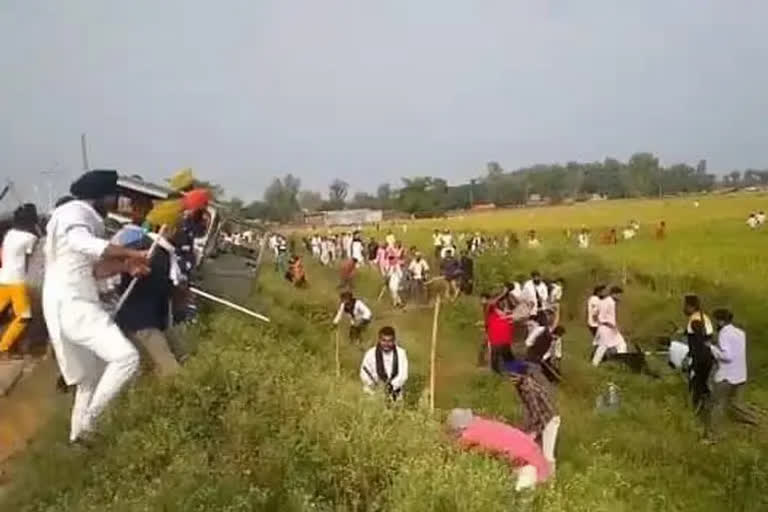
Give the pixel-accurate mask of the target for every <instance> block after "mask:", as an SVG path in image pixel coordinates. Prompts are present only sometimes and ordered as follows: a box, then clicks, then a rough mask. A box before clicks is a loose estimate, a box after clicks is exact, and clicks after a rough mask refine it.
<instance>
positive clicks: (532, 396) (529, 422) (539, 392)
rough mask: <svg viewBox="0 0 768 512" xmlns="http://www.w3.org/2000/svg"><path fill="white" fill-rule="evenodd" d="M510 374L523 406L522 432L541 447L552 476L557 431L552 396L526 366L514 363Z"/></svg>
mask: <svg viewBox="0 0 768 512" xmlns="http://www.w3.org/2000/svg"><path fill="white" fill-rule="evenodd" d="M510 366H514V370H513V371H512V372H510V373H509V376H510V379H511V380H512V382H514V383H515V389H516V390H517V393H518V396H519V397H520V403H521V404H522V407H523V426H522V430H523V431H524V432H526V433H527V434H528V435H530V436H531V437H533V438H534V439H535V440H536V442H537V443H538V444H539V446H541V450H542V453H543V454H544V458H545V459H546V460H547V462H548V463H549V468H550V471H551V472H552V473H554V471H555V446H556V444H557V434H558V430H559V429H560V414H559V413H558V411H557V404H556V402H555V400H554V397H553V395H552V393H550V391H549V390H548V386H547V385H546V384H543V383H540V382H539V381H538V380H537V379H536V377H535V375H533V374H532V373H531V372H530V369H531V368H532V367H531V365H529V364H525V363H522V364H515V365H510Z"/></svg>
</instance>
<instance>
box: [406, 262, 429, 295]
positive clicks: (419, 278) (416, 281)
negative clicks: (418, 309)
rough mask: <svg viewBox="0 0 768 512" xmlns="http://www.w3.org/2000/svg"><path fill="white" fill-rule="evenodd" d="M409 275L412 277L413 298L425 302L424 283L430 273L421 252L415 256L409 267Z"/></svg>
mask: <svg viewBox="0 0 768 512" xmlns="http://www.w3.org/2000/svg"><path fill="white" fill-rule="evenodd" d="M408 273H409V274H410V277H411V292H410V293H411V297H416V298H418V300H419V301H421V302H424V300H425V299H426V289H425V287H424V283H425V281H426V280H427V274H428V273H429V265H428V264H427V260H425V259H424V258H423V257H422V256H421V253H420V252H416V253H415V254H414V256H413V259H412V260H411V263H410V264H409V265H408Z"/></svg>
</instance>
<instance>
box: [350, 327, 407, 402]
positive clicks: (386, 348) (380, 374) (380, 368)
mask: <svg viewBox="0 0 768 512" xmlns="http://www.w3.org/2000/svg"><path fill="white" fill-rule="evenodd" d="M360 380H361V381H362V383H363V390H364V391H365V392H366V393H369V394H373V393H374V392H375V390H376V387H377V386H379V385H382V386H383V387H384V390H385V392H386V394H387V396H388V397H389V398H391V399H392V400H400V399H401V398H402V391H403V386H405V382H406V381H407V380H408V355H407V354H406V352H405V349H404V348H402V347H400V346H398V345H397V344H396V342H395V330H394V329H393V328H392V327H388V326H387V327H382V328H381V330H379V340H378V343H377V344H376V346H375V347H373V348H371V349H369V350H368V351H367V352H366V353H365V356H364V357H363V362H362V364H361V365H360Z"/></svg>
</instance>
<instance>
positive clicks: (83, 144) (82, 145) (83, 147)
mask: <svg viewBox="0 0 768 512" xmlns="http://www.w3.org/2000/svg"><path fill="white" fill-rule="evenodd" d="M80 151H81V152H82V155H83V170H84V171H88V170H89V169H90V168H91V166H90V165H88V145H87V143H86V141H85V134H84V133H81V134H80Z"/></svg>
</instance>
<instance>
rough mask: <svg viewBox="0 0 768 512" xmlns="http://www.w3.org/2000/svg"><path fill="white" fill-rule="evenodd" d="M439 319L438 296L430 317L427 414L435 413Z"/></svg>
mask: <svg viewBox="0 0 768 512" xmlns="http://www.w3.org/2000/svg"><path fill="white" fill-rule="evenodd" d="M439 318H440V295H438V296H437V298H436V299H435V314H434V316H433V317H432V348H431V349H430V354H429V412H430V413H433V412H435V357H436V355H437V321H438V319H439Z"/></svg>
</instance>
